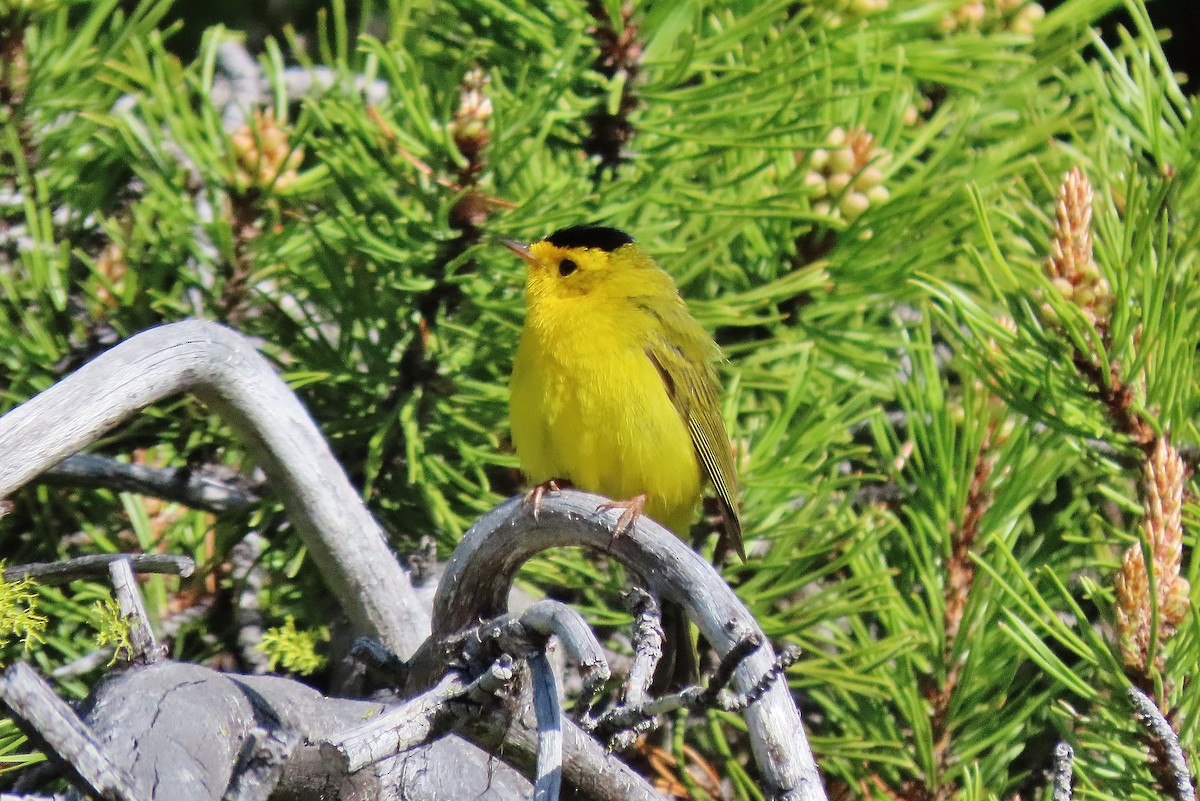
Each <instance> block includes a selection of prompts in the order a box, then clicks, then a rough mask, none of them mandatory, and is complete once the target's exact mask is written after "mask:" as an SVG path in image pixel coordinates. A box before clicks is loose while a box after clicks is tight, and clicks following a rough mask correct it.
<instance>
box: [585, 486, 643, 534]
mask: <svg viewBox="0 0 1200 801" xmlns="http://www.w3.org/2000/svg"><path fill="white" fill-rule="evenodd" d="M610 509H622V510H624V511H622V512H621V516H620V517H618V518H617V527H616V528H615V529H613V539H614V540H615V539H616V538H617V537H620V536H622V535H623V534H625V533H627V532H628V531H629V530H630V529H631V528H633V526H634V524H635V523H637V521H638V518H639V517H641V516H642V513H643V512H644V511H645V509H646V496H645V495H644V494H642V495H635V496H634V497H632V498H630V499H629V500H627V501H609V502H608V503H602V504H600V505H599V506H597V507H596V511H597V512H607V511H608V510H610Z"/></svg>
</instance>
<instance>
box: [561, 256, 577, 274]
mask: <svg viewBox="0 0 1200 801" xmlns="http://www.w3.org/2000/svg"><path fill="white" fill-rule="evenodd" d="M578 269H579V265H578V264H576V263H575V262H574V261H572V260H571V259H563V260H562V261H560V262H559V263H558V274H559V275H561V276H562V277H563V278H566V277H567V276H568V275H570V274H571V273H573V272H575V271H576V270H578Z"/></svg>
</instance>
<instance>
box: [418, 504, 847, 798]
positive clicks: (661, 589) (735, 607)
mask: <svg viewBox="0 0 1200 801" xmlns="http://www.w3.org/2000/svg"><path fill="white" fill-rule="evenodd" d="M605 500H606V499H604V498H601V497H599V496H597V495H589V494H585V493H580V492H574V491H571V492H561V493H556V494H553V495H547V496H546V497H545V498H543V500H542V504H541V507H540V514H539V515H538V517H537V518H535V517H534V515H533V511H532V509H531V508H530V507H529V505H528V504H525V503H523V502H522V500H521V499H520V498H514V499H511V500H509V501H507V502H505V503H503V504H501V505H499V506H497V507H496V508H495V509H493V510H491V511H490V512H488V513H487V514H486V515H484V516H483V517H482V518H480V519H479V521H478V522H476V524H475V525H474V526H473V527H472V528H471V530H470V531H468V532H467V534H466V536H465V537H464V538H463V540H462V542H461V543H460V544H459V546H458V548H456V549H455V551H454V554H453V555H452V556H451V558H450V561H449V562H448V563H447V565H446V571H445V573H444V574H443V576H442V581H441V583H440V584H439V585H438V591H437V595H436V598H435V601H434V612H433V630H434V636H433V637H431V638H430V642H429V643H428V644H427V645H426V646H425V647H423V648H422V649H421V652H420V653H418V655H417V657H415V658H414V666H413V674H412V675H413V678H412V681H413V682H414V683H416V684H420V683H421V682H423V681H426V682H427V681H428V680H429V679H430V678H431V677H436V676H437V675H439V674H440V665H438V661H439V656H438V652H439V650H440V649H439V647H438V642H439V641H440V640H441V638H443V637H445V636H447V635H450V634H453V633H454V632H456V631H458V630H460V629H463V628H465V627H467V626H469V625H472V624H473V623H475V622H476V621H478V620H480V619H487V618H491V617H495V616H497V615H499V614H500V613H502V612H503V611H504V606H505V603H506V599H507V597H508V592H509V589H510V588H511V586H512V583H513V580H514V578H515V577H516V574H517V571H518V570H519V569H520V567H521V565H523V564H524V563H525V562H526V561H527V560H528V559H529V558H530V557H532V556H533V555H535V554H537V553H539V552H540V551H543V550H546V549H548V548H559V547H564V546H588V547H592V548H596V549H598V550H601V551H605V552H607V553H608V554H610V555H611V556H613V557H614V558H616V559H618V560H619V561H621V562H622V563H624V564H625V565H626V566H627V567H628V568H630V569H631V570H633V571H634V572H636V573H637V574H638V575H639V576H640V577H641V578H642V584H643V585H644V586H645V588H646V589H647V590H649V591H650V592H652V593H654V594H655V595H657V596H659V597H660V598H663V599H665V600H667V601H671V602H673V603H676V604H679V605H680V606H682V607H683V608H684V609H685V610H686V611H687V613H688V615H689V616H690V617H691V619H692V621H693V622H695V623H696V625H697V626H699V628H700V631H701V632H702V633H703V635H704V637H705V639H707V640H708V642H709V643H711V644H712V646H713V647H714V648H715V649H716V650H717V652H718V653H719V654H720V655H721V656H725V655H726V654H727V653H729V651H731V650H732V649H733V648H735V647H736V646H737V645H738V644H739V643H740V642H742V641H743V640H745V639H746V638H747V637H748V636H753V635H758V636H759V637H761V638H762V640H763V646H762V647H761V648H759V649H758V650H757V651H755V652H754V653H753V654H750V655H749V656H748V657H747V658H746V659H745V660H743V661H742V663H741V664H740V665H739V666H738V667H737V669H736V671H735V673H734V685H735V687H736V688H737V690H738V691H739V692H743V693H745V692H749V691H750V690H752V689H753V688H754V687H755V685H756V684H758V682H759V680H760V679H761V677H762V676H763V675H764V674H766V673H767V672H768V671H770V670H772V668H773V665H774V662H775V654H774V652H773V651H772V649H771V648H770V646H769V645H768V644H767V643H766V637H765V635H763V634H762V631H761V629H759V627H758V624H757V623H756V622H755V620H754V618H753V617H752V616H751V615H750V613H749V612H748V611H747V610H746V607H745V606H744V605H743V604H742V603H741V601H740V600H738V598H737V596H736V595H735V594H734V593H733V590H731V589H730V588H729V585H727V584H726V583H725V581H724V580H723V579H722V578H721V577H720V576H719V575H718V574H717V573H716V571H715V570H714V569H713V567H712V565H710V564H709V563H708V562H707V561H705V560H704V558H703V557H701V556H700V555H699V554H697V553H696V552H695V551H693V550H692V549H691V548H689V547H688V546H687V545H686V544H684V543H683V542H681V541H680V540H679V539H678V538H677V537H675V536H673V535H672V534H671V533H670V532H668V531H667V530H666V529H664V528H662V526H659V525H658V524H657V523H655V522H653V521H651V520H649V519H648V518H645V517H643V518H642V519H641V520H640V521H639V522H638V524H637V525H636V526H635V527H634V528H633V530H631V531H629V532H628V533H626V534H623V535H622V536H621V537H617V538H614V537H613V533H612V532H613V530H614V526H615V523H616V517H617V514H616V513H615V512H612V511H610V512H604V513H597V507H598V506H600V505H601V504H603V503H604V502H605ZM746 722H747V724H748V728H749V733H750V738H751V745H752V748H753V750H754V756H755V759H756V760H757V762H758V765H759V768H760V770H761V771H762V775H763V778H764V780H765V781H766V783H767V785H768V787H767V790H768V791H769V792H770V794H771V795H772V796H774V797H776V798H780V799H789V801H824V799H825V798H826V796H825V791H824V788H823V787H822V784H821V779H820V775H819V774H818V772H817V767H816V763H815V762H814V760H813V756H812V751H811V750H810V748H809V746H808V742H807V739H806V738H805V736H804V728H803V724H802V722H801V720H800V714H799V712H798V711H797V710H796V705H795V702H794V701H793V700H792V697H791V694H790V693H789V691H788V688H787V686H786V684H785V683H784V682H782V681H779V682H775V683H774V684H773V685H772V686H771V688H770V689H768V690H767V691H766V692H765V693H763V695H762V696H761V698H759V699H758V700H757V701H756V702H754V703H753V704H751V705H750V706H749V708H748V709H747V710H746Z"/></svg>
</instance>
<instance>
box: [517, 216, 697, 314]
mask: <svg viewBox="0 0 1200 801" xmlns="http://www.w3.org/2000/svg"><path fill="white" fill-rule="evenodd" d="M504 245H505V246H506V247H507V248H508V249H509V250H511V251H512V252H513V253H516V254H517V255H518V256H520V257H521V258H522V259H523V260H524V261H525V264H526V265H527V266H528V273H527V280H526V283H525V293H526V297H527V298H528V300H529V302H530V303H531V304H532V303H537V302H539V301H540V300H543V299H546V300H550V299H554V300H565V299H569V298H578V297H584V296H588V295H591V296H596V297H601V298H632V297H642V296H645V295H649V294H654V293H656V292H660V291H662V289H663V288H664V280H665V282H666V283H665V287H669V288H670V289H671V290H672V291H673V289H674V287H673V284H672V283H671V279H670V277H669V276H667V274H666V273H664V272H663V271H662V270H659V269H658V268H657V267H656V266H655V264H654V261H653V259H651V258H650V256H649V255H647V254H646V252H645V251H644V250H642V248H641V247H640V246H639V245H638V244H637V243H636V242H634V240H633V237H631V236H630V235H629V234H627V233H625V232H624V231H620V230H618V229H616V228H607V227H604V226H599V225H573V226H571V227H569V228H562V229H560V230H558V231H555V232H554V233H552V234H551V235H550V236H548V237H546V238H545V239H542V240H540V241H538V242H534V243H533V244H531V245H528V246H526V245H522V244H520V243H519V242H514V241H512V240H508V239H506V240H504Z"/></svg>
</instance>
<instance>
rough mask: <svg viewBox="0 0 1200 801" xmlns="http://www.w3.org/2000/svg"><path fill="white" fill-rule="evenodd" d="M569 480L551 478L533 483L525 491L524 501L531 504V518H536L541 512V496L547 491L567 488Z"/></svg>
mask: <svg viewBox="0 0 1200 801" xmlns="http://www.w3.org/2000/svg"><path fill="white" fill-rule="evenodd" d="M570 486H571V482H569V481H567V480H566V479H563V478H552V479H549V480H548V481H543V482H542V483H541V484H535V485H534V486H533V488H532V489H531V490H529V492H527V493H525V500H524V502H525V503H527V504H530V505H532V506H533V519H534V520H537V519H538V518H539V517H540V516H541V514H542V498H544V497H545V495H546V493H547V492H558V491H560V490H564V489H568V488H569V487H570Z"/></svg>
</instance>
